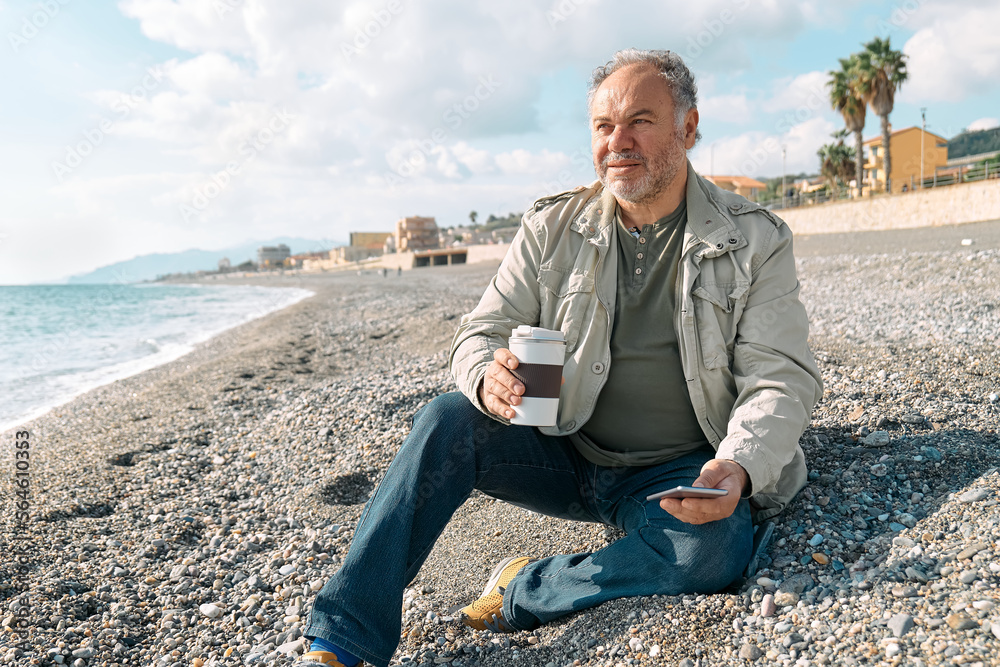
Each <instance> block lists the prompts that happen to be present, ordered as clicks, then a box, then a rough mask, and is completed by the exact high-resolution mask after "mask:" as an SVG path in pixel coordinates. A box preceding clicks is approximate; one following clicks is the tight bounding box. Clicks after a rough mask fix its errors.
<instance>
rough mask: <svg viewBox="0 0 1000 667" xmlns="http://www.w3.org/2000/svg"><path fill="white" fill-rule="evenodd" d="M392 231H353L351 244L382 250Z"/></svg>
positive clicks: (356, 246) (352, 245)
mask: <svg viewBox="0 0 1000 667" xmlns="http://www.w3.org/2000/svg"><path fill="white" fill-rule="evenodd" d="M390 236H392V232H351V236H350V243H349V245H350V246H351V247H354V248H372V249H378V250H381V249H382V246H384V245H385V240H386V239H387V238H389V237H390Z"/></svg>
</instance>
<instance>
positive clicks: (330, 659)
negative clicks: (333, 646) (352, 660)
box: [295, 651, 365, 667]
mask: <svg viewBox="0 0 1000 667" xmlns="http://www.w3.org/2000/svg"><path fill="white" fill-rule="evenodd" d="M295 667H344V663H342V662H341V661H340V660H338V659H337V654H335V653H330V652H329V651H309V652H308V653H304V654H302V655H301V656H299V659H298V660H296V661H295ZM356 667H365V663H364V662H359V663H358V664H357V666H356Z"/></svg>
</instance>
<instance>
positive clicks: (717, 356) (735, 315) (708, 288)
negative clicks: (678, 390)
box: [692, 281, 750, 370]
mask: <svg viewBox="0 0 1000 667" xmlns="http://www.w3.org/2000/svg"><path fill="white" fill-rule="evenodd" d="M749 290H750V285H749V283H746V282H743V281H739V282H735V283H706V284H703V285H699V286H698V287H696V288H695V289H694V292H692V294H693V295H694V297H695V298H694V307H695V317H696V320H697V325H698V341H699V343H701V356H702V360H703V363H704V364H705V368H707V369H709V370H715V369H719V368H729V366H730V364H731V363H732V349H733V343H734V341H735V334H736V322H737V320H738V319H739V317H740V315H741V314H742V313H743V307H744V306H745V305H746V300H747V293H748V292H749Z"/></svg>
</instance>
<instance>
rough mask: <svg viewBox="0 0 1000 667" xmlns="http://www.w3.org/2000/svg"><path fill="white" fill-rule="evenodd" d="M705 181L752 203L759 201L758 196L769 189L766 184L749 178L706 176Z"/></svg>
mask: <svg viewBox="0 0 1000 667" xmlns="http://www.w3.org/2000/svg"><path fill="white" fill-rule="evenodd" d="M705 179H706V180H708V181H711V182H712V183H715V184H716V185H718V186H719V187H720V188H722V189H723V190H729V191H730V192H735V193H736V194H738V195H742V196H744V197H746V198H747V199H749V200H750V201H757V196H758V195H759V194H760V193H761V192H763V191H764V189H765V188H766V187H767V185H766V184H764V183H761V182H760V181H758V180H757V179H755V178H750V177H749V176H706V177H705Z"/></svg>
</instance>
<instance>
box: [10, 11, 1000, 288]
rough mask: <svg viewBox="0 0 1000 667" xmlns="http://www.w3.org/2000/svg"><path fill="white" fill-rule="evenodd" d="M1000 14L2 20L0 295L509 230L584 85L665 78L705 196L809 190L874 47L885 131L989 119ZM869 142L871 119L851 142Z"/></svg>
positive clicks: (578, 142)
mask: <svg viewBox="0 0 1000 667" xmlns="http://www.w3.org/2000/svg"><path fill="white" fill-rule="evenodd" d="M997 25H1000V4H998V3H997V2H996V1H995V0H966V1H964V2H962V3H955V2H948V1H947V0H898V1H896V2H879V1H877V0H876V1H873V0H867V1H865V2H861V1H844V2H837V3H831V2H827V1H824V0H796V1H793V0H788V1H779V0H701V1H699V2H697V3H693V2H679V1H676V0H650V1H630V2H627V3H613V2H611V1H610V0H538V1H535V2H529V1H528V0H504V1H502V2H500V1H497V0H464V1H462V2H459V1H457V0H455V1H452V2H445V1H443V0H423V1H421V0H332V1H331V0H324V1H322V2H320V1H312V2H310V1H305V2H288V1H287V0H120V1H119V2H113V1H111V0H42V1H37V0H36V1H27V0H0V27H2V33H3V35H4V42H5V43H4V44H3V45H0V53H2V56H0V77H2V78H0V80H2V81H3V82H4V84H5V86H4V87H5V89H6V90H7V92H6V93H5V94H3V96H2V97H0V150H2V156H3V159H2V162H0V165H2V166H0V169H2V173H0V188H2V189H0V193H2V204H3V209H2V210H0V285H2V284H19V283H30V282H39V281H50V280H58V279H60V278H63V277H65V276H68V275H71V274H75V273H80V272H84V271H88V270H90V269H93V268H96V267H98V266H102V265H106V264H109V263H112V262H115V261H119V260H123V259H128V258H131V257H134V256H136V255H140V254H145V253H150V252H173V251H179V250H184V249H188V248H193V247H198V248H204V249H214V248H223V247H227V246H230V245H235V244H237V243H240V242H244V241H248V240H254V239H265V238H270V237H274V236H279V235H294V236H303V237H308V238H317V239H329V240H331V242H333V241H338V242H340V241H346V239H347V234H348V232H349V231H353V230H389V229H391V227H392V224H393V223H394V221H395V220H396V219H397V218H398V217H400V216H403V215H432V216H435V217H437V219H438V222H439V224H442V225H452V224H460V223H463V222H467V221H468V214H469V211H471V210H476V211H478V212H479V214H480V216H481V218H485V217H486V216H488V215H489V214H491V213H492V214H498V215H506V214H507V213H509V212H512V211H523V210H524V209H525V208H526V207H527V206H528V205H529V204H530V202H531V201H532V200H533V199H534V198H536V197H538V196H540V195H541V194H543V193H546V192H552V191H558V190H563V189H568V188H570V187H573V186H575V185H577V184H580V183H585V182H589V181H591V180H592V179H593V168H592V166H591V162H590V143H589V132H588V128H587V116H586V105H585V99H586V85H587V79H588V77H589V74H590V71H591V70H592V69H593V67H594V66H595V65H598V64H600V63H603V62H604V61H606V60H607V59H608V58H609V57H610V56H611V54H612V53H613V52H614V51H615V50H616V49H619V48H624V47H629V46H637V47H643V48H669V49H672V50H674V51H677V52H679V53H681V54H682V55H683V56H684V57H685V58H686V60H687V61H688V63H689V65H690V66H691V68H692V70H693V71H694V72H695V75H696V76H697V78H698V81H699V86H700V100H699V108H700V111H701V118H702V132H703V135H704V139H703V140H702V141H701V142H700V143H699V144H698V145H697V146H696V147H695V148H694V149H693V150H692V151H691V153H690V158H691V160H692V162H693V163H694V165H695V167H696V168H697V169H699V170H700V171H702V172H704V173H708V172H709V170H714V172H715V173H717V174H722V173H731V174H746V175H750V176H757V177H767V176H779V175H780V174H781V170H782V159H781V150H780V146H781V145H784V146H786V147H787V171H788V172H789V173H794V172H799V171H810V172H814V171H816V170H817V157H816V150H817V148H818V147H819V146H820V145H821V144H822V143H824V142H825V141H827V140H828V138H829V134H830V133H831V132H833V131H834V130H836V129H838V128H839V127H840V126H841V122H840V119H839V117H838V116H837V115H836V114H834V113H833V112H832V111H831V110H830V109H829V104H828V103H827V93H826V91H825V89H824V83H825V81H826V79H827V74H826V72H827V70H829V69H831V68H833V67H835V66H836V65H837V58H839V57H844V56H847V55H848V54H850V53H851V52H853V51H856V50H858V49H859V48H860V45H861V43H862V42H864V41H868V40H870V39H871V38H872V37H873V36H876V35H879V36H883V37H884V36H888V37H890V38H891V39H892V43H893V45H894V46H895V47H896V48H902V49H903V50H904V51H905V52H906V53H907V54H909V58H910V60H909V70H910V80H909V81H908V82H907V83H906V84H905V85H904V86H903V88H902V90H901V93H900V94H899V95H898V97H897V102H896V110H895V112H894V113H893V116H892V120H893V124H894V126H895V127H896V128H901V127H908V126H910V125H919V123H920V107H927V109H928V111H927V116H928V129H930V130H932V131H934V132H937V133H939V134H941V135H943V136H944V137H946V138H949V137H951V136H953V135H955V134H957V133H958V132H960V131H962V130H963V129H965V128H968V127H972V128H974V129H975V128H984V127H991V126H995V125H997V124H998V122H1000V121H998V120H997V118H998V117H1000V43H998V42H997V39H996V32H995V27H996V26H997ZM877 133H878V118H877V117H874V116H871V115H869V120H868V128H867V132H866V136H873V135H875V134H877Z"/></svg>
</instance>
